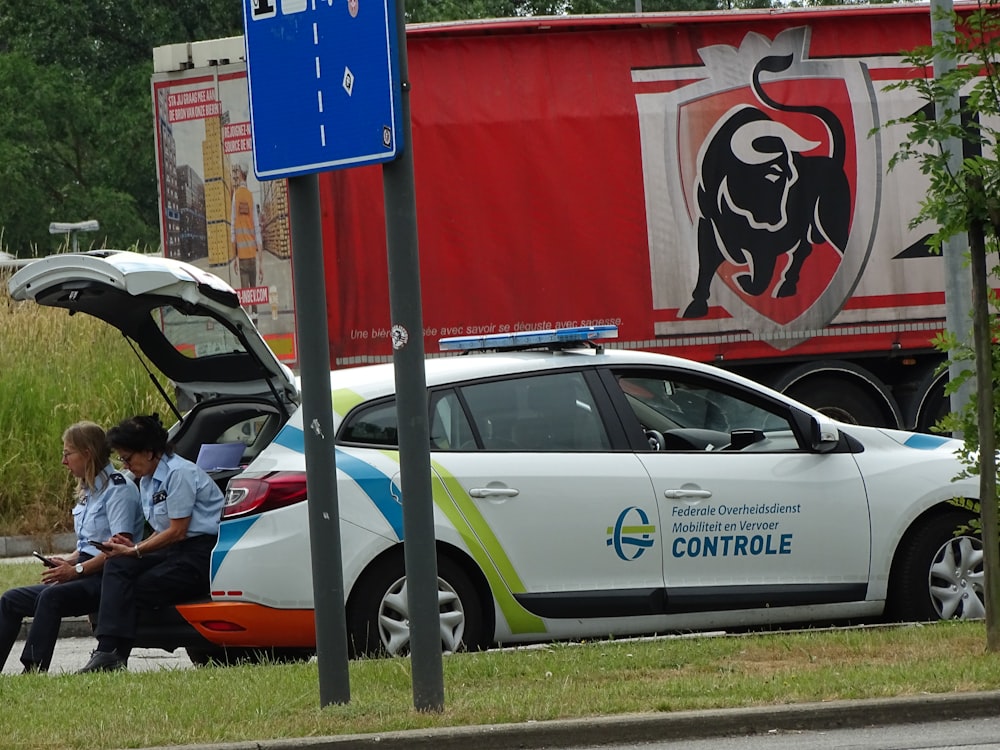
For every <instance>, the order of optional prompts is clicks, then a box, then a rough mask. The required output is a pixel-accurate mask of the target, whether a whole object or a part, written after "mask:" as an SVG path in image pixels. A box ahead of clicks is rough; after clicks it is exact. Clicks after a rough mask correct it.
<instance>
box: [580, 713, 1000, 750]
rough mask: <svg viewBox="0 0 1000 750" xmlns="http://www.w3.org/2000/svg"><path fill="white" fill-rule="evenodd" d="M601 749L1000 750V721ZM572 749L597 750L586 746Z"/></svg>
mask: <svg viewBox="0 0 1000 750" xmlns="http://www.w3.org/2000/svg"><path fill="white" fill-rule="evenodd" d="M600 747H601V749H602V750H608V749H609V748H614V750H859V748H878V749H879V750H930V749H931V748H935V749H936V750H947V749H949V748H954V749H955V750H958V748H962V749H963V750H987V749H988V750H996V748H1000V717H992V718H984V719H970V720H965V721H933V722H924V723H920V724H897V725H892V726H884V727H861V728H853V727H852V728H843V729H828V730H822V731H811V730H793V731H772V732H768V733H767V734H757V735H751V736H741V737H715V738H712V739H704V740H688V739H674V740H663V741H656V742H640V743H630V744H618V745H602V746H600ZM567 750H597V747H596V746H593V745H587V746H578V747H576V748H567Z"/></svg>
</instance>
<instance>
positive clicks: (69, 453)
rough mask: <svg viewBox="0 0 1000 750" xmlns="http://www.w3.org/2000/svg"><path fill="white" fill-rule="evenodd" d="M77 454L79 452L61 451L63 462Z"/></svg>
mask: <svg viewBox="0 0 1000 750" xmlns="http://www.w3.org/2000/svg"><path fill="white" fill-rule="evenodd" d="M79 452H80V451H63V452H62V457H63V461H65V460H66V459H67V458H69V457H70V456H72V455H73V454H74V453H79Z"/></svg>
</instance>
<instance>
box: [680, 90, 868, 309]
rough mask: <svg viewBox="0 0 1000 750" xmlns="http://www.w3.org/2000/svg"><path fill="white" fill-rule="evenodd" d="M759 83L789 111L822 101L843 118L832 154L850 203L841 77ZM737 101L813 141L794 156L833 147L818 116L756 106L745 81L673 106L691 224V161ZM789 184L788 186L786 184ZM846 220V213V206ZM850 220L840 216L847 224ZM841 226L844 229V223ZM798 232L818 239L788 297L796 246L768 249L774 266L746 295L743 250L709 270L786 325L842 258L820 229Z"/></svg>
mask: <svg viewBox="0 0 1000 750" xmlns="http://www.w3.org/2000/svg"><path fill="white" fill-rule="evenodd" d="M765 88H766V90H767V92H768V94H769V96H771V98H773V99H775V100H777V101H780V102H781V103H782V104H784V105H787V106H788V107H790V108H796V109H800V110H811V109H816V108H818V107H819V106H820V103H822V107H824V108H825V109H827V110H828V111H829V112H830V113H831V114H832V116H834V117H836V118H837V119H838V120H839V121H840V123H846V125H847V127H846V128H845V130H847V138H846V143H845V144H844V145H845V147H846V153H845V154H842V155H839V156H842V157H843V166H844V173H845V176H846V178H847V183H848V185H849V186H850V196H849V198H848V201H849V203H850V205H851V206H853V204H854V199H855V195H856V192H857V191H856V185H857V177H858V176H857V170H856V168H855V167H856V164H857V156H856V154H855V148H854V144H855V138H854V134H853V132H851V130H850V126H851V124H852V123H853V119H854V118H853V115H852V112H851V108H850V97H849V95H848V91H847V87H846V85H845V82H844V80H843V79H831V78H800V79H795V80H793V81H783V82H780V83H774V84H770V85H767V86H766V87H765ZM740 105H744V106H748V107H754V108H757V109H759V110H760V111H762V112H764V113H765V115H766V117H767V118H768V119H769V120H773V121H774V122H775V123H779V124H782V125H785V126H786V127H787V128H788V129H789V130H790V131H791V132H793V133H795V134H797V135H799V136H801V138H802V139H803V140H804V141H807V142H809V143H810V144H815V145H813V146H812V148H810V149H809V150H808V151H802V152H801V153H800V158H802V159H804V160H808V159H812V158H820V159H824V158H827V157H830V156H831V155H832V154H833V152H834V144H833V143H831V133H830V131H829V129H828V128H827V126H826V124H825V123H824V122H823V120H822V119H821V118H820V117H818V116H817V115H816V114H814V113H811V112H808V111H774V110H771V109H768V108H767V107H762V105H761V103H760V102H759V101H758V100H757V99H756V98H755V96H754V93H753V91H752V89H751V87H750V86H749V85H748V86H746V87H744V88H741V89H729V90H726V91H721V92H719V93H717V94H715V95H713V96H708V97H704V98H700V99H697V100H696V101H693V102H687V103H684V104H683V105H681V106H680V107H679V108H678V113H677V117H678V136H679V144H678V149H677V154H678V156H679V157H680V158H679V162H680V163H679V169H680V171H681V182H682V184H683V185H684V187H685V194H684V200H685V204H686V206H687V209H688V212H689V215H690V218H691V221H692V222H697V221H698V220H699V217H698V215H697V198H696V195H695V192H696V186H697V185H698V184H699V177H701V175H700V174H699V173H700V167H701V165H699V164H698V163H697V157H698V155H699V153H701V152H703V150H704V148H703V146H704V144H705V143H706V141H707V140H708V139H709V137H710V136H711V134H712V132H713V129H714V128H715V127H716V126H717V124H718V123H719V121H720V119H722V118H724V117H725V116H726V114H727V113H729V112H731V111H733V110H734V108H736V107H738V106H740ZM831 105H832V106H831ZM800 179H801V176H800ZM795 187H796V186H795V185H792V189H795ZM851 217H853V211H852V212H851ZM851 217H848V222H849V221H850V218H851ZM808 219H809V217H808V216H789V217H787V220H788V221H791V222H801V223H805V222H807V221H808ZM757 231H758V232H762V233H765V234H766V230H763V229H759V230H757ZM846 231H847V232H849V225H848V227H847V230H846ZM803 235H806V236H804V237H803V239H804V240H805V241H808V240H809V239H814V240H818V241H817V242H815V243H810V245H811V248H810V249H809V257H808V258H807V259H806V260H805V261H804V262H803V269H802V274H803V276H804V277H805V278H806V279H807V283H800V284H797V289H796V293H795V294H793V295H789V296H779V295H778V288H779V286H780V285H781V283H782V281H783V279H784V278H785V273H786V272H787V270H788V268H789V266H790V265H791V263H792V253H793V252H796V251H802V249H803V248H800V247H781V246H780V245H779V246H777V247H775V248H774V251H775V253H776V254H777V256H778V257H777V260H776V264H775V268H774V271H773V274H772V276H771V279H770V281H769V282H768V283H767V285H766V288H765V290H764V291H762V292H760V293H759V294H749V293H748V292H747V291H746V290H745V289H744V288H743V287H742V286H741V285H740V284H739V283H738V281H737V279H738V278H740V277H741V276H744V275H747V274H751V273H753V270H754V268H753V266H754V260H755V259H754V258H752V257H750V255H749V254H745V255H743V257H739V255H737V256H736V257H727V258H726V259H725V260H723V262H722V264H721V265H720V266H719V268H718V270H717V271H716V273H717V275H718V277H719V279H720V280H721V281H722V283H724V284H725V285H726V286H727V287H728V288H729V289H730V290H731V291H732V293H733V294H734V295H736V296H737V297H738V298H739V299H740V300H741V301H742V302H743V303H744V304H746V305H747V306H749V307H751V308H753V309H754V310H756V311H757V312H758V313H760V315H762V316H764V317H766V318H768V319H770V320H772V321H774V322H776V323H779V324H782V325H786V324H788V323H790V322H791V321H793V320H795V319H796V318H798V317H800V316H801V315H802V314H803V313H804V312H805V311H806V310H808V309H810V308H811V307H813V305H815V304H816V302H817V301H818V300H819V299H820V297H821V296H822V295H823V293H824V292H825V291H826V289H827V288H828V287H829V285H830V282H831V280H832V279H833V278H834V275H835V273H836V271H837V269H838V268H839V267H840V264H841V261H842V260H843V256H842V255H841V253H842V251H843V248H836V247H833V246H832V245H831V244H830V243H829V242H828V241H826V238H824V237H823V236H822V235H821V234H820V233H818V232H808V231H803ZM775 242H777V240H775ZM758 265H759V263H758Z"/></svg>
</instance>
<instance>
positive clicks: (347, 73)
mask: <svg viewBox="0 0 1000 750" xmlns="http://www.w3.org/2000/svg"><path fill="white" fill-rule="evenodd" d="M343 86H344V91H346V92H347V95H348V96H350V95H351V92H352V91H353V90H354V73H352V72H351V69H350V68H344V83H343Z"/></svg>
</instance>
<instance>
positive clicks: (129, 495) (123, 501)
mask: <svg viewBox="0 0 1000 750" xmlns="http://www.w3.org/2000/svg"><path fill="white" fill-rule="evenodd" d="M143 524H144V520H143V517H142V505H141V504H140V502H139V488H138V487H136V486H135V482H134V481H132V480H130V479H128V478H127V477H125V476H123V475H122V474H121V473H119V472H118V471H117V470H116V469H115V467H114V466H112V465H111V464H108V465H107V466H105V467H104V469H103V470H102V471H101V473H100V474H98V475H97V477H96V478H95V480H94V489H93V490H85V491H84V494H83V497H81V498H80V500H79V501H78V502H77V504H76V506H74V508H73V530H74V531H76V539H77V541H76V549H77V552H82V553H83V554H86V555H90V556H91V557H94V556H96V555H99V554H100V551H99V550H98V549H97V548H96V547H94V545H92V544H90V541H89V540H91V539H96V540H98V541H101V542H103V541H105V540H107V539H110V538H111V537H112V536H114V535H115V534H131V535H132V538H133V539H135V540H136V541H138V540H139V539H142V530H143Z"/></svg>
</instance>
